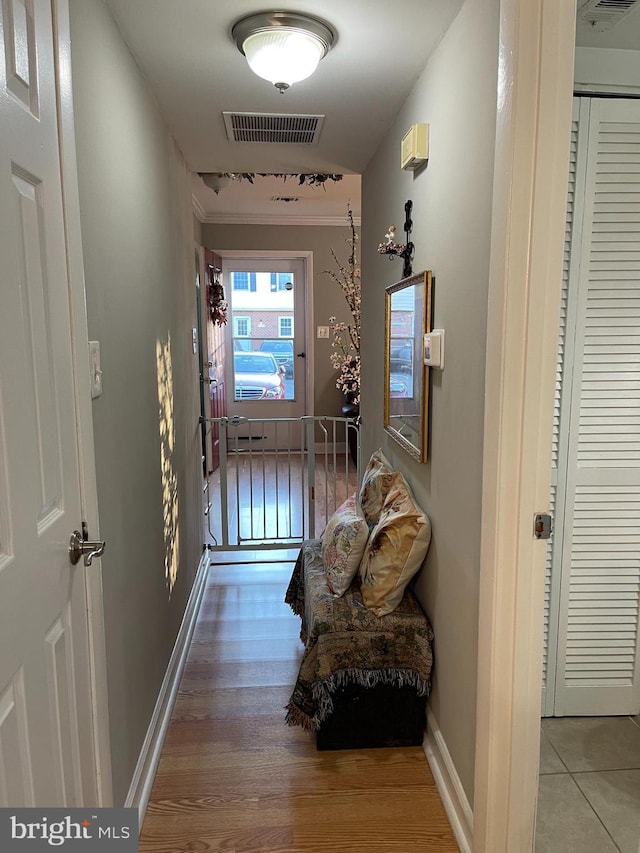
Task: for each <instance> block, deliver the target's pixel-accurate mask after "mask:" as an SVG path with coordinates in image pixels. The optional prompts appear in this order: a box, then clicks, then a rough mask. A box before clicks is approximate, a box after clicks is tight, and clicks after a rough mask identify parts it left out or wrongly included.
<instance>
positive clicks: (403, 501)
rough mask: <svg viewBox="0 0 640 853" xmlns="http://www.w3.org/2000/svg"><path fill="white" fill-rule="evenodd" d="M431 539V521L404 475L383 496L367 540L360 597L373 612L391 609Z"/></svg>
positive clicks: (395, 604)
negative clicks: (377, 515)
mask: <svg viewBox="0 0 640 853" xmlns="http://www.w3.org/2000/svg"><path fill="white" fill-rule="evenodd" d="M430 542H431V523H430V521H429V519H428V518H427V516H426V515H425V514H424V513H423V512H422V510H421V509H419V508H418V507H417V506H416V505H415V503H414V501H413V497H412V495H411V493H410V491H409V486H408V485H407V483H406V481H405V479H404V477H403V476H402V475H401V474H398V475H397V479H396V482H395V483H394V485H393V486H391V488H390V489H389V492H388V494H387V496H386V498H385V502H384V506H383V508H382V512H381V513H380V519H379V521H378V523H377V524H376V526H375V527H374V528H373V530H372V531H371V535H370V536H369V540H368V542H367V545H366V548H365V551H364V555H363V557H362V563H361V564H360V577H361V579H362V600H363V601H364V603H365V605H366V606H367V607H368V608H369V610H371V611H373V613H375V615H376V616H384V615H385V614H386V613H391V611H392V610H394V609H395V608H396V607H397V606H398V604H400V602H401V600H402V596H403V595H404V591H405V588H406V586H407V584H408V583H409V581H410V580H411V578H412V577H413V576H414V575H415V574H416V572H417V571H418V569H420V567H421V566H422V563H423V561H424V558H425V557H426V555H427V551H428V550H429V543H430Z"/></svg>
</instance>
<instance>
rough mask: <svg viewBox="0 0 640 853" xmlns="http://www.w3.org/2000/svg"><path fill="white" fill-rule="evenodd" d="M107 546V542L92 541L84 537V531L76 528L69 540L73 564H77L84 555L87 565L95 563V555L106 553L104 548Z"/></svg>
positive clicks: (70, 556)
mask: <svg viewBox="0 0 640 853" xmlns="http://www.w3.org/2000/svg"><path fill="white" fill-rule="evenodd" d="M106 547H107V543H106V542H99V541H98V542H90V541H89V540H87V539H83V538H82V533H80V531H79V530H74V531H73V533H72V534H71V539H70V540H69V559H70V560H71V564H72V565H73V566H75V564H76V563H77V562H78V561H79V560H80V557H84V564H85V566H90V565H91V564H92V563H93V558H94V557H101V556H102V555H103V554H104V549H105V548H106Z"/></svg>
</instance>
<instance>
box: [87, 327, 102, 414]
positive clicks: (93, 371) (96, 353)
mask: <svg viewBox="0 0 640 853" xmlns="http://www.w3.org/2000/svg"><path fill="white" fill-rule="evenodd" d="M89 374H90V376H91V399H92V400H95V398H96V397H99V396H100V394H102V369H101V366H100V341H89Z"/></svg>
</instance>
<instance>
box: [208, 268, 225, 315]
mask: <svg viewBox="0 0 640 853" xmlns="http://www.w3.org/2000/svg"><path fill="white" fill-rule="evenodd" d="M207 302H208V303H209V316H210V317H211V319H212V321H213V322H214V324H215V325H216V326H224V325H225V324H226V322H227V319H228V317H227V314H228V311H229V303H228V302H227V300H226V299H225V298H224V290H223V288H222V285H221V284H220V281H219V280H218V279H217V278H214V277H213V276H212V277H211V279H210V281H209V283H208V286H207Z"/></svg>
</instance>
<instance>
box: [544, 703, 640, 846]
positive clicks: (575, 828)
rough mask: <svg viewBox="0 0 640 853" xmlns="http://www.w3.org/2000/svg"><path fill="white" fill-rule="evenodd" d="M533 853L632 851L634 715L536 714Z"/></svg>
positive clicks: (636, 806) (636, 830)
mask: <svg viewBox="0 0 640 853" xmlns="http://www.w3.org/2000/svg"><path fill="white" fill-rule="evenodd" d="M535 853H640V715H638V716H637V717H548V718H546V719H543V720H542V734H541V740H540V787H539V795H538V818H537V825H536V843H535Z"/></svg>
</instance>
